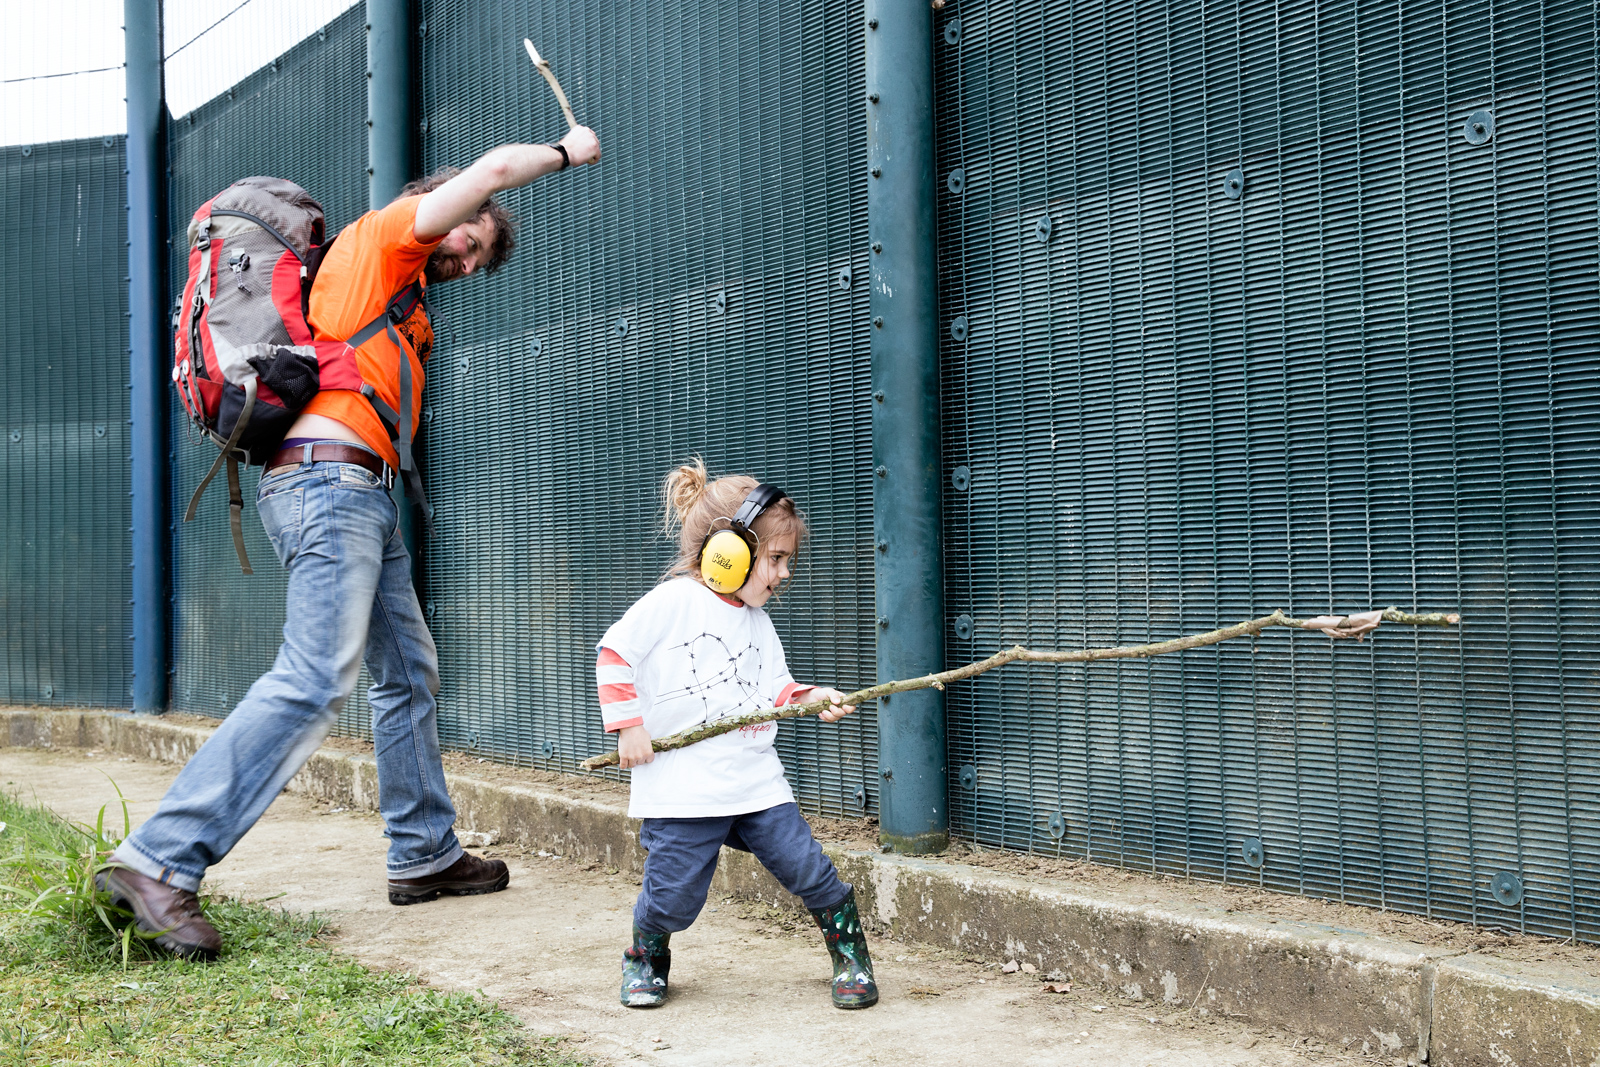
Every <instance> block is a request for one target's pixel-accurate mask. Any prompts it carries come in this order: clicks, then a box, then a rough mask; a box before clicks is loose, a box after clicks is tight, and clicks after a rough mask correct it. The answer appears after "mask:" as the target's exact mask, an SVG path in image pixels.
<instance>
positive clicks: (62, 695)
mask: <svg viewBox="0 0 1600 1067" xmlns="http://www.w3.org/2000/svg"><path fill="white" fill-rule="evenodd" d="M125 148H126V146H125V138H123V137H122V136H120V135H115V136H106V137H91V138H86V139H84V140H77V141H57V142H54V143H50V144H37V145H26V146H24V145H7V146H5V147H0V189H4V190H5V193H4V195H3V196H0V262H4V263H5V264H6V265H7V272H6V273H7V282H6V284H5V285H4V286H0V434H4V435H5V436H4V439H3V440H0V449H4V453H3V454H4V457H5V459H4V465H3V467H0V479H3V482H0V485H3V487H4V488H3V491H4V495H5V500H6V505H5V508H4V510H3V520H0V522H3V527H4V534H3V536H0V569H3V571H4V581H3V584H0V700H3V701H5V702H6V703H11V704H60V705H79V706H102V707H127V706H128V705H129V703H130V702H131V696H130V689H129V685H130V681H129V679H130V674H129V672H130V671H131V670H132V669H133V658H132V651H131V648H130V646H129V636H130V633H131V629H132V625H133V617H132V610H131V608H130V606H129V599H130V597H131V596H132V581H131V578H130V576H129V573H128V565H129V545H128V536H127V529H128V523H129V521H130V514H129V505H128V491H129V488H130V483H129V477H128V447H129V446H128V388H127V386H128V318H127V311H128V289H127V285H126V284H125V283H124V281H123V278H124V277H125V276H126V274H127V273H128V248H127V240H128V208H127V199H126V196H125V192H124V187H123V177H122V172H123V170H124V168H125V167H126V161H125V160H126V153H125Z"/></svg>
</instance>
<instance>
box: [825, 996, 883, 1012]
mask: <svg viewBox="0 0 1600 1067" xmlns="http://www.w3.org/2000/svg"><path fill="white" fill-rule="evenodd" d="M876 1003H878V998H877V997H873V998H872V999H871V1000H864V1001H861V1002H860V1003H858V1004H840V1003H839V1002H838V1001H837V1000H836V1001H834V1002H833V1006H834V1007H836V1008H838V1009H839V1010H840V1011H860V1010H861V1009H862V1008H870V1007H872V1006H873V1005H874V1004H876Z"/></svg>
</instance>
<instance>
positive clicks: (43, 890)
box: [0, 783, 155, 967]
mask: <svg viewBox="0 0 1600 1067" xmlns="http://www.w3.org/2000/svg"><path fill="white" fill-rule="evenodd" d="M112 788H116V785H115V783H113V784H112ZM117 801H118V803H119V805H120V806H121V808H122V830H121V833H120V834H119V835H118V836H117V840H121V838H123V837H126V836H127V834H128V825H129V824H128V802H127V800H126V799H125V798H124V797H123V796H122V791H121V790H120V789H118V790H117ZM0 812H4V813H5V814H6V815H7V816H9V818H8V819H7V821H6V822H4V823H0V826H4V827H5V828H6V830H7V831H10V833H9V834H7V835H6V836H4V837H0V841H6V840H9V842H10V843H11V844H12V846H13V847H12V848H11V849H10V850H9V851H8V854H7V855H6V856H5V858H4V859H0V867H3V868H4V870H5V872H6V877H5V878H4V879H3V880H0V894H3V895H4V898H5V899H6V901H7V905H6V906H5V907H4V908H3V909H0V911H5V912H11V913H14V914H17V915H19V916H21V917H22V918H23V919H24V920H32V922H33V925H34V926H35V927H36V928H38V929H40V930H41V932H44V933H46V935H47V936H54V937H55V938H58V939H64V940H66V941H70V942H73V943H74V951H75V952H78V953H96V952H111V951H115V952H117V953H119V954H120V956H121V958H122V965H123V967H127V965H128V962H129V960H130V959H132V958H133V957H134V956H135V955H136V954H137V955H138V957H139V958H141V959H149V958H152V956H153V954H154V951H155V950H154V948H153V947H152V946H150V945H149V944H148V942H149V941H150V940H151V939H153V938H154V936H155V935H154V934H151V935H145V934H141V933H140V932H139V931H138V930H137V929H136V928H135V927H134V923H133V914H132V913H131V912H129V911H127V910H126V909H124V908H119V907H117V906H115V905H113V904H112V903H111V897H110V895H109V894H108V893H105V892H102V891H101V890H100V889H98V888H97V887H96V886H95V881H94V880H95V876H96V875H97V874H99V873H100V872H101V871H103V870H105V869H106V866H107V860H108V859H109V857H110V855H111V850H112V849H114V848H116V846H117V840H112V838H111V837H110V835H108V834H107V832H106V809H105V808H104V807H102V808H101V809H100V812H99V815H98V816H97V817H96V818H95V822H94V824H93V825H92V826H91V825H89V824H87V823H69V822H66V821H65V820H62V819H58V818H56V817H55V816H53V815H51V814H50V813H49V812H47V811H44V810H43V809H40V808H31V807H28V806H26V805H23V804H21V803H19V802H18V801H16V800H15V799H13V798H5V801H4V803H3V804H0ZM4 833H5V831H0V834H4Z"/></svg>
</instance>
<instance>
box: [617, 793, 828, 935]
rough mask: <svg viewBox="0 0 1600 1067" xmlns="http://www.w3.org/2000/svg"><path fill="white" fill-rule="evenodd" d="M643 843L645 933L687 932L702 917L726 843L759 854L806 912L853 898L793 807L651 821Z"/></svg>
mask: <svg viewBox="0 0 1600 1067" xmlns="http://www.w3.org/2000/svg"><path fill="white" fill-rule="evenodd" d="M639 844H640V845H641V846H642V847H643V848H645V849H646V850H647V851H648V853H649V854H648V855H647V856H645V860H644V886H643V887H642V888H641V889H640V890H639V899H638V900H637V901H635V902H634V905H633V924H634V925H635V926H637V927H638V928H639V929H640V930H643V931H644V932H645V933H647V934H673V933H677V932H678V931H679V930H687V929H688V928H689V926H690V925H691V924H692V923H693V922H694V921H695V919H696V918H697V917H699V915H700V909H701V908H703V907H705V903H706V892H707V890H709V889H710V888H711V876H712V874H714V873H715V872H716V869H717V853H718V851H719V850H720V849H721V848H722V846H723V845H727V846H728V847H729V848H736V849H738V850H739V851H741V852H749V853H752V854H754V856H755V858H756V859H758V860H760V861H761V865H762V866H763V867H765V868H766V869H767V870H769V871H771V872H772V876H773V877H774V878H776V879H777V880H778V881H779V883H780V884H782V886H783V888H785V889H787V890H788V891H789V892H791V893H793V894H794V895H795V896H797V897H799V898H800V900H801V902H802V903H804V904H805V906H806V907H808V908H831V907H833V906H834V905H835V904H838V903H839V902H840V901H842V900H843V899H844V898H845V897H846V896H848V895H849V894H850V885H849V883H847V882H844V881H842V880H840V878H839V872H838V871H837V870H835V869H834V866H833V861H832V860H830V859H829V858H828V857H827V854H826V853H824V852H823V851H822V846H821V845H819V844H817V839H816V838H814V837H812V836H811V825H810V824H809V823H807V822H806V820H805V816H803V815H801V814H800V808H799V806H798V805H795V804H778V805H775V806H773V807H770V808H767V809H765V810H763V811H752V812H750V813H748V814H746V815H719V816H715V817H713V818H709V819H646V820H644V825H642V826H640V827H639Z"/></svg>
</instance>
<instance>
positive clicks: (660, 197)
mask: <svg viewBox="0 0 1600 1067" xmlns="http://www.w3.org/2000/svg"><path fill="white" fill-rule="evenodd" d="M421 16H422V19H423V21H424V26H425V32H424V36H423V39H422V40H423V45H422V54H423V115H422V127H423V129H424V130H425V131H426V132H425V136H424V142H423V145H424V149H423V155H424V160H425V162H426V164H427V166H428V167H430V168H431V167H434V166H438V165H442V164H465V163H468V162H470V161H471V160H472V159H473V158H474V157H475V156H476V155H477V154H478V153H480V152H482V151H483V150H484V149H486V148H488V147H490V146H493V145H495V144H498V143H501V142H505V141H526V140H550V139H554V138H555V137H557V136H559V135H560V134H561V132H562V131H563V129H564V124H563V122H562V119H561V115H560V111H559V110H558V109H557V107H556V105H555V103H554V100H553V99H552V97H551V94H550V92H549V90H548V89H547V88H546V86H545V84H544V81H543V79H542V78H540V77H539V76H538V75H537V73H536V72H535V71H534V69H533V68H532V66H530V65H529V63H528V59H527V56H526V55H525V54H524V53H523V50H522V46H521V44H522V42H521V38H522V37H523V35H524V34H526V35H527V36H529V37H530V38H532V40H533V41H534V42H535V44H536V45H537V46H538V48H539V50H540V52H541V53H543V54H544V55H545V56H546V57H547V58H548V59H550V61H551V63H552V65H553V67H554V70H555V71H556V73H557V75H558V76H559V77H560V78H561V81H562V83H563V85H564V87H565V89H566V91H567V95H568V96H569V97H570V98H571V100H572V103H573V106H574V108H575V109H576V111H577V115H578V118H579V120H580V121H584V122H587V123H589V124H590V125H592V126H593V127H595V129H596V130H597V131H598V132H599V135H600V138H601V142H602V149H603V152H604V158H603V160H602V161H601V163H600V164H599V165H598V166H596V167H592V168H584V169H582V170H580V171H577V172H574V173H570V174H561V175H558V176H554V177H549V178H545V179H543V180H541V181H539V182H537V183H535V184H534V185H533V186H531V187H529V188H527V189H524V190H518V191H515V192H512V193H510V194H508V195H507V196H506V197H505V199H506V201H507V203H508V204H509V206H510V207H511V208H512V210H513V211H514V212H515V214H516V215H518V216H519V217H520V218H521V219H522V223H523V226H522V238H521V239H522V241H523V247H522V248H521V249H520V250H519V251H518V252H517V254H516V255H515V256H514V257H513V259H512V260H511V262H510V263H509V264H508V266H507V267H506V268H505V270H504V271H503V272H502V273H501V274H500V275H498V276H497V277H495V278H492V279H490V280H489V281H487V282H479V281H468V282H465V283H460V284H452V285H449V286H444V287H441V288H440V290H439V293H438V294H437V298H436V299H437V304H438V307H439V309H440V319H441V324H440V329H439V337H440V342H439V344H438V347H437V349H436V352H435V355H434V357H433V361H432V366H431V368H430V378H429V384H428V390H429V392H428V398H427V403H428V411H427V412H426V413H425V415H426V417H427V418H428V429H427V435H426V440H427V444H426V447H427V467H428V472H429V478H430V481H431V484H432V492H433V493H434V494H435V496H436V498H437V499H438V501H439V502H440V516H439V521H438V532H437V536H436V538H435V539H434V540H433V541H432V542H431V543H430V546H429V547H430V554H429V556H428V559H427V566H426V573H427V579H426V581H427V592H426V596H425V600H426V604H425V610H426V611H427V612H428V613H429V618H430V619H431V620H432V625H433V629H434V633H435V636H436V638H437V640H438V643H439V648H440V657H441V672H442V675H443V685H444V691H443V693H442V694H441V701H442V723H443V727H442V728H443V730H444V732H445V735H446V738H447V741H448V742H449V743H451V744H454V745H457V746H462V747H467V748H471V749H474V750H477V751H483V752H485V753H493V754H494V755H495V756H496V757H497V758H502V759H509V760H513V761H516V762H522V763H531V764H534V765H537V766H541V767H550V768H570V767H572V765H573V762H574V761H575V760H578V759H582V758H584V757H586V756H589V755H591V754H594V753H596V752H599V751H602V750H604V749H605V748H606V747H609V746H610V745H611V744H612V741H611V739H608V738H606V737H604V735H603V734H602V733H601V732H600V727H599V718H598V712H597V709H596V703H595V696H594V646H595V643H596V641H597V640H598V639H599V637H600V635H601V634H602V633H603V632H604V630H605V628H606V626H607V625H609V624H610V622H611V621H612V620H614V619H616V618H617V617H619V616H620V615H621V614H622V612H623V611H624V610H626V608H627V607H628V605H629V604H630V603H632V602H633V600H635V599H636V598H638V597H639V596H640V595H641V594H643V593H644V592H645V591H646V590H647V589H649V588H650V586H651V585H653V584H654V583H655V581H656V579H657V577H658V576H659V575H660V574H661V572H662V571H663V570H664V569H665V568H666V566H667V564H668V562H669V558H670V556H671V547H670V545H669V543H668V542H667V541H666V540H665V539H664V538H663V537H662V536H661V535H660V534H659V532H658V528H659V504H658V496H657V487H658V486H659V484H660V481H661V478H662V476H663V475H664V474H665V473H666V472H667V470H668V469H669V468H670V467H671V466H673V465H675V464H676V463H678V462H680V461H682V460H684V459H686V458H687V457H688V456H690V455H691V454H700V455H703V456H704V457H705V458H706V460H707V462H708V464H709V465H710V466H711V467H712V469H713V473H729V472H748V473H752V474H756V475H758V476H760V477H761V478H763V479H767V480H770V481H773V482H776V483H778V484H780V485H782V486H783V487H784V488H785V489H787V490H788V491H789V492H791V493H792V494H794V496H795V498H796V500H797V501H798V502H799V504H800V505H801V507H802V508H803V509H805V511H806V512H807V513H808V515H809V516H810V520H811V529H812V537H811V541H810V544H809V545H808V546H806V548H805V549H804V550H803V552H802V554H801V559H800V562H799V566H798V568H797V573H796V577H795V580H794V586H793V588H792V590H790V591H789V592H787V593H785V594H784V596H783V597H782V601H781V603H779V604H777V605H776V606H774V607H773V608H772V614H773V620H774V622H775V623H776V625H777V627H778V631H779V633H780V634H781V635H782V637H783V639H784V645H785V649H786V651H787V653H788V658H789V663H790V665H791V667H792V668H793V670H794V673H795V675H796V677H798V678H801V679H807V680H817V681H826V682H835V683H838V684H840V685H842V686H845V687H849V686H852V685H854V684H855V683H857V682H866V681H870V680H871V679H872V677H873V673H874V669H875V668H874V661H873V638H872V631H871V625H870V623H871V619H872V605H873V590H872V568H873V563H872V549H871V543H872V520H871V513H870V508H871V501H872V497H871V484H870V470H871V433H870V421H869V420H870V418H871V412H870V411H869V400H868V392H869V380H870V376H869V371H870V358H869V353H868V347H867V345H868V339H867V336H866V332H865V330H864V328H863V326H864V323H865V319H866V314H867V292H866V275H865V268H866V262H865V256H866V248H865V246H866V225H865V207H866V196H865V186H864V184H863V181H864V176H863V174H862V166H861V162H860V161H861V160H862V159H863V158H864V154H865V123H864V120H863V116H862V112H861V107H862V96H863V93H864V89H863V85H862V77H863V75H862V40H861V35H862V33H863V32H864V28H863V15H862V10H861V5H860V3H859V2H857V0H851V2H848V3H843V4H827V3H822V2H820V0H806V2H802V3H800V4H799V5H798V6H788V7H781V8H780V7H779V6H777V5H773V4H762V3H754V2H745V3H736V4H720V3H711V2H709V0H701V2H695V0H690V2H676V3H667V4H636V5H631V6H628V5H624V6H621V7H618V6H617V5H615V4H610V3H604V4H600V3H593V2H578V3H572V4H567V5H560V6H556V5H549V4H534V3H528V2H525V0H524V2H517V3H511V4H507V5H497V6H495V7H494V8H493V9H492V10H491V9H489V8H485V7H484V6H482V5H477V4H471V3H467V2H464V0H425V2H424V3H423V4H422V8H421ZM507 27H515V30H514V32H513V31H510V30H508V29H507ZM779 746H780V750H781V752H782V754H783V758H784V763H785V766H786V767H787V768H788V770H789V773H790V777H791V779H792V780H793V781H794V783H795V785H796V791H797V792H798V793H799V795H800V797H801V802H802V804H804V805H805V806H806V807H807V808H808V809H810V810H813V811H821V812H826V813H832V814H844V813H854V814H859V813H861V812H862V811H864V810H868V809H875V806H876V792H875V790H874V788H873V783H872V782H871V780H870V778H869V774H870V773H871V771H872V770H873V769H874V768H875V765H876V731H875V728H874V722H873V719H872V716H871V714H870V713H865V714H861V715H858V716H856V717H854V718H853V719H852V720H848V721H846V722H845V723H842V724H840V725H838V726H826V725H823V724H820V723H817V722H815V721H807V722H798V723H792V724H786V725H784V726H783V727H782V732H781V734H780V741H779Z"/></svg>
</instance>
